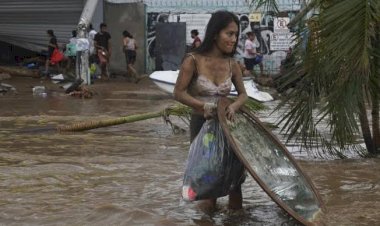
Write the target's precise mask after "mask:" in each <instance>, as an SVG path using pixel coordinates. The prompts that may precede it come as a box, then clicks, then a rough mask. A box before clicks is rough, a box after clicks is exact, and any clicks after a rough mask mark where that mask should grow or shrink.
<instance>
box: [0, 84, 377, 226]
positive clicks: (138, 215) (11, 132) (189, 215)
mask: <svg viewBox="0 0 380 226" xmlns="http://www.w3.org/2000/svg"><path fill="white" fill-rule="evenodd" d="M3 82H5V83H9V84H11V85H13V86H15V87H16V89H17V91H18V94H17V95H5V96H0V112H1V113H0V128H1V130H0V144H1V145H0V207H1V212H0V225H155V226H159V225H162V226H169V225H294V224H295V222H294V221H292V220H291V219H289V217H288V216H287V215H286V214H285V212H284V211H282V210H281V209H280V208H279V207H277V205H276V204H275V203H274V202H272V201H271V200H270V198H269V197H268V196H267V195H266V194H265V193H264V192H263V191H262V190H261V188H260V187H259V186H258V185H257V184H256V182H254V181H253V180H252V179H251V178H250V177H249V179H248V180H247V181H246V182H245V183H244V186H243V196H244V203H243V207H244V209H243V211H240V212H234V213H231V212H229V211H227V209H226V204H227V199H226V198H222V199H220V201H219V202H218V211H217V212H216V213H215V214H214V215H213V216H211V217H210V216H207V215H204V214H203V213H202V212H201V211H200V210H198V209H197V207H196V205H195V204H192V203H190V204H189V203H186V202H183V201H182V200H181V184H182V176H183V171H184V168H185V162H186V159H187V154H188V148H189V141H188V140H189V134H188V133H187V132H186V133H179V134H174V133H173V132H172V130H171V127H170V126H169V125H167V124H165V122H164V120H163V119H161V118H156V119H149V120H146V121H140V122H135V123H130V124H122V125H118V126H113V127H106V128H99V129H95V130H90V131H85V132H79V133H63V134H59V133H57V132H56V131H55V130H54V128H55V127H56V126H57V125H63V124H66V125H67V124H72V123H75V122H81V121H88V120H99V119H106V118H111V117H118V116H126V115H131V114H135V113H144V112H153V111H157V110H161V109H163V108H164V107H165V106H168V105H170V104H172V103H174V101H173V100H172V97H171V96H170V95H168V94H166V93H164V92H162V91H160V90H158V88H157V87H156V86H155V85H154V84H153V83H152V82H151V81H149V80H148V79H145V80H142V81H141V82H140V83H138V84H134V83H128V82H126V81H124V80H123V79H122V78H117V79H116V80H111V81H107V82H99V83H97V82H96V84H95V85H93V86H92V88H91V89H93V90H95V91H96V92H95V96H94V98H92V99H79V98H75V97H69V96H66V95H64V92H63V90H60V89H58V88H57V86H56V85H53V84H51V82H50V81H43V82H42V83H41V82H40V80H39V79H29V78H13V79H11V80H6V81H3ZM34 85H46V86H47V88H48V92H47V96H46V97H41V96H33V94H32V87H33V86H34ZM260 117H261V118H262V119H263V120H264V121H265V114H260ZM173 121H175V122H176V123H177V125H179V126H180V127H182V128H184V129H186V130H187V127H186V124H185V123H183V122H182V121H181V120H178V119H175V118H173ZM291 150H292V149H291ZM294 154H295V156H296V158H297V159H299V162H300V163H301V165H302V166H303V168H304V169H305V171H306V173H307V174H308V175H309V176H310V177H311V179H312V180H313V182H314V183H315V185H316V187H317V188H318V190H319V192H320V194H321V196H322V199H323V201H324V202H325V205H326V209H327V212H326V213H325V216H324V219H323V222H324V223H325V224H326V225H380V214H378V213H379V209H380V175H379V172H380V159H353V160H321V159H311V158H307V157H305V155H304V154H299V153H294Z"/></svg>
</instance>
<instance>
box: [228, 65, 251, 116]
mask: <svg viewBox="0 0 380 226" xmlns="http://www.w3.org/2000/svg"><path fill="white" fill-rule="evenodd" d="M232 82H233V84H234V86H235V88H236V90H237V92H238V97H237V98H236V100H235V101H234V102H233V103H232V104H230V105H229V106H228V108H227V111H226V113H227V118H228V119H229V120H232V119H233V117H234V115H235V112H236V111H238V110H239V108H240V107H241V106H242V105H243V104H244V102H245V101H246V100H247V99H248V96H247V92H246V91H245V88H244V83H243V79H242V73H241V69H240V66H239V64H238V63H237V62H236V61H233V63H232Z"/></svg>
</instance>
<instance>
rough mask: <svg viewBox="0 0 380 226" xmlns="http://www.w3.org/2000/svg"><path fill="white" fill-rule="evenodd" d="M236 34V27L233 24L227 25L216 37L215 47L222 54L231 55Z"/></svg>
mask: <svg viewBox="0 0 380 226" xmlns="http://www.w3.org/2000/svg"><path fill="white" fill-rule="evenodd" d="M238 32H239V31H238V25H237V24H236V23H235V22H231V23H229V24H228V25H227V27H225V28H224V29H223V30H221V31H220V32H219V34H218V36H217V37H216V41H215V45H216V47H217V48H218V49H219V50H220V51H221V52H223V53H224V54H230V53H232V51H233V50H234V47H235V43H236V42H237V38H238V37H237V36H238Z"/></svg>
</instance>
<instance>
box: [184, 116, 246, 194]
mask: <svg viewBox="0 0 380 226" xmlns="http://www.w3.org/2000/svg"><path fill="white" fill-rule="evenodd" d="M244 178H245V175H244V166H243V164H242V163H241V162H240V161H239V160H238V159H237V157H236V156H235V154H234V153H233V151H232V149H231V148H230V147H229V145H228V143H227V139H226V137H225V136H224V133H223V130H222V128H221V126H220V124H219V122H218V120H217V119H211V120H207V121H206V122H205V123H204V124H203V126H202V128H201V130H200V131H199V133H198V135H197V136H196V138H195V139H194V141H193V142H192V143H191V145H190V152H189V156H188V162H187V166H186V171H185V175H184V179H183V186H182V197H183V199H184V200H187V201H195V200H201V199H212V198H218V197H222V196H225V195H227V194H228V193H229V192H230V191H231V190H233V189H234V188H235V187H236V186H239V185H240V184H241V183H242V182H243V181H244Z"/></svg>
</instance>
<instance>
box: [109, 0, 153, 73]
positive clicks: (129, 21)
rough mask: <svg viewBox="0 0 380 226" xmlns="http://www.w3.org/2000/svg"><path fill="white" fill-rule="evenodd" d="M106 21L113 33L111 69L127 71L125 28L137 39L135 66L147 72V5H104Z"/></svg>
mask: <svg viewBox="0 0 380 226" xmlns="http://www.w3.org/2000/svg"><path fill="white" fill-rule="evenodd" d="M104 21H105V23H106V24H107V27H108V32H109V33H110V34H111V37H112V38H111V46H112V56H111V62H110V71H111V72H112V71H117V72H118V71H126V62H125V55H124V52H123V51H122V50H123V49H122V47H123V42H122V39H123V36H122V32H123V31H124V30H127V31H129V32H130V33H131V34H132V35H133V36H134V38H135V39H136V42H137V45H138V49H137V59H136V64H135V68H136V70H137V71H138V72H139V73H144V72H145V55H144V53H145V27H146V25H145V5H144V4H142V3H124V4H115V3H109V2H106V3H105V5H104Z"/></svg>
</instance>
